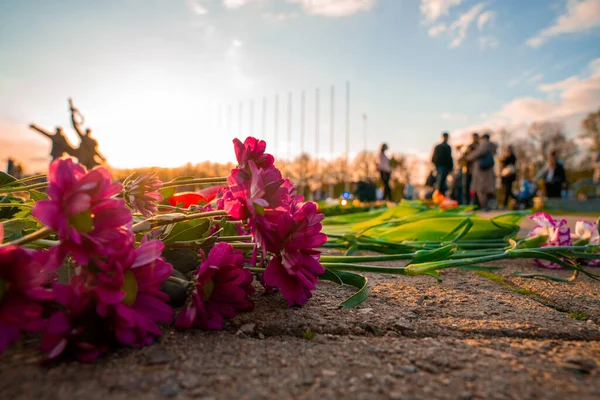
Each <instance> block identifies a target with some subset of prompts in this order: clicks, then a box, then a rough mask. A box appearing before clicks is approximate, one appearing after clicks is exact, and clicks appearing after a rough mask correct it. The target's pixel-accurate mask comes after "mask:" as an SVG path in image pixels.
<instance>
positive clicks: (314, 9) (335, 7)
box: [288, 0, 376, 17]
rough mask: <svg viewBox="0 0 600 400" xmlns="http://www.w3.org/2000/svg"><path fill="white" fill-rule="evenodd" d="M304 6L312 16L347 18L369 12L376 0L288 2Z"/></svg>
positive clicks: (295, 0)
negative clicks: (360, 12)
mask: <svg viewBox="0 0 600 400" xmlns="http://www.w3.org/2000/svg"><path fill="white" fill-rule="evenodd" d="M288 1H289V2H291V3H297V4H300V5H301V6H302V9H303V10H304V12H306V13H307V14H310V15H322V16H326V17H345V16H348V15H352V14H355V13H357V12H359V11H369V10H370V9H371V8H372V7H373V6H374V5H375V1H376V0H288Z"/></svg>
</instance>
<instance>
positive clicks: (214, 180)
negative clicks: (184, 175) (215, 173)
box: [162, 176, 227, 188]
mask: <svg viewBox="0 0 600 400" xmlns="http://www.w3.org/2000/svg"><path fill="white" fill-rule="evenodd" d="M218 183H227V177H226V176H220V177H215V178H196V179H185V180H180V181H172V182H166V183H163V185H162V187H163V188H167V187H173V186H187V185H200V184H218Z"/></svg>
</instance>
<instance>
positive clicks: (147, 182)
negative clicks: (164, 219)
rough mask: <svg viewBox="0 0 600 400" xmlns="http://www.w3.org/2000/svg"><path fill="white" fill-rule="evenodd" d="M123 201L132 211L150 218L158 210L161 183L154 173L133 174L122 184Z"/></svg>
mask: <svg viewBox="0 0 600 400" xmlns="http://www.w3.org/2000/svg"><path fill="white" fill-rule="evenodd" d="M123 185H124V190H123V191H124V193H125V201H127V204H128V205H129V206H130V207H131V208H133V210H134V211H137V212H139V213H141V214H142V215H143V216H144V217H146V218H148V217H151V216H152V215H153V214H154V213H156V211H157V210H158V203H160V202H161V201H162V199H163V198H162V196H161V194H160V193H159V192H158V190H159V189H160V188H161V187H162V185H163V184H162V182H161V180H160V179H159V178H158V176H157V175H156V173H155V172H145V173H134V174H132V175H131V176H129V177H128V178H127V179H125V182H123Z"/></svg>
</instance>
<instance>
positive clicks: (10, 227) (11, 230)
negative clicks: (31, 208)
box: [2, 218, 39, 242]
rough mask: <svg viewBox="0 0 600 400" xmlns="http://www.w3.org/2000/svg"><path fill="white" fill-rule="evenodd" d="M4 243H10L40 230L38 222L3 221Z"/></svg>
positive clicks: (26, 220)
mask: <svg viewBox="0 0 600 400" xmlns="http://www.w3.org/2000/svg"><path fill="white" fill-rule="evenodd" d="M2 225H3V226H4V242H10V241H13V240H15V239H19V238H21V237H23V236H25V235H26V234H27V233H30V232H33V231H35V230H37V229H38V228H39V224H38V223H37V221H35V220H34V219H31V218H15V219H11V220H8V221H3V222H2Z"/></svg>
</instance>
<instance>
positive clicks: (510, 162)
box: [500, 145, 517, 209]
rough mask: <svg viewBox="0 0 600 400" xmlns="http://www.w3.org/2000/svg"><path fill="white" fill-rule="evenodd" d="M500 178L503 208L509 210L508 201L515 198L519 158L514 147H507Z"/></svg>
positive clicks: (501, 161) (501, 162)
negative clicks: (514, 189)
mask: <svg viewBox="0 0 600 400" xmlns="http://www.w3.org/2000/svg"><path fill="white" fill-rule="evenodd" d="M500 168H502V169H501V170H500V176H501V180H502V190H503V191H504V201H503V202H502V207H504V208H505V209H506V208H508V200H509V199H510V198H514V197H515V196H514V194H513V192H512V187H513V183H515V181H516V180H517V158H516V157H515V153H514V151H513V147H512V145H509V146H507V147H506V149H505V152H504V156H503V157H502V159H501V160H500Z"/></svg>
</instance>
